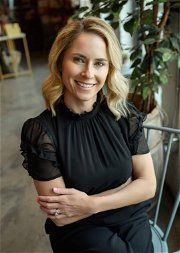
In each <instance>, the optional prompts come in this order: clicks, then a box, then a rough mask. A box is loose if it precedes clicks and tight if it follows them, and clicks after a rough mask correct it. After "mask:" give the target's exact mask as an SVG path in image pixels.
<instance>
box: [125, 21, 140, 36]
mask: <svg viewBox="0 0 180 253" xmlns="http://www.w3.org/2000/svg"><path fill="white" fill-rule="evenodd" d="M138 25H139V20H138V19H137V18H135V17H132V18H131V19H130V20H129V21H128V22H126V23H125V24H124V30H125V31H126V32H128V33H130V34H131V36H132V34H133V33H134V32H135V31H136V30H137V28H138Z"/></svg>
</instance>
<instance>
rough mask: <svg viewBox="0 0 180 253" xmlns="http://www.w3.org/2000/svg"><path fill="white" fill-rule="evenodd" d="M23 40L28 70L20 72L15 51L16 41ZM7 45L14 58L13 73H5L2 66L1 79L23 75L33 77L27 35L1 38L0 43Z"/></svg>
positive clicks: (0, 68)
mask: <svg viewBox="0 0 180 253" xmlns="http://www.w3.org/2000/svg"><path fill="white" fill-rule="evenodd" d="M18 39H22V42H23V47H24V53H25V59H26V63H27V69H25V70H18V69H17V65H16V58H15V55H14V51H15V40H18ZM4 42H5V43H6V46H7V51H8V53H9V55H10V56H11V58H12V72H10V73H3V68H2V66H1V65H0V79H4V78H10V77H18V76H21V75H31V74H32V67H31V60H30V55H29V49H28V44H27V40H26V34H25V33H21V34H19V35H14V36H0V43H4Z"/></svg>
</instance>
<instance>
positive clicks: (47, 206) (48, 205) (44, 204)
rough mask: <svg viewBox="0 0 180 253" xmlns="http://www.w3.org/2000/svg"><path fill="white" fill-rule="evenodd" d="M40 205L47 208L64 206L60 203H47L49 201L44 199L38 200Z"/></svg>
mask: <svg viewBox="0 0 180 253" xmlns="http://www.w3.org/2000/svg"><path fill="white" fill-rule="evenodd" d="M38 203H39V205H40V206H42V207H44V208H46V209H56V208H59V209H62V206H61V205H60V204H59V203H47V202H43V201H39V202H38Z"/></svg>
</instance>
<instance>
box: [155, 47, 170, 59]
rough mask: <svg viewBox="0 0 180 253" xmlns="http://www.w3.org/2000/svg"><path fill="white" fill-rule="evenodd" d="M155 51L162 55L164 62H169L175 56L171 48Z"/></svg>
mask: <svg viewBox="0 0 180 253" xmlns="http://www.w3.org/2000/svg"><path fill="white" fill-rule="evenodd" d="M155 51H156V52H160V53H162V60H163V61H164V62H167V61H169V60H170V59H171V57H172V56H173V52H172V50H170V49H169V48H163V47H161V48H157V49H156V50H155Z"/></svg>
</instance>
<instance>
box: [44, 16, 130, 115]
mask: <svg viewBox="0 0 180 253" xmlns="http://www.w3.org/2000/svg"><path fill="white" fill-rule="evenodd" d="M83 32H86V33H87V32H90V33H94V34H96V35H98V36H100V37H101V38H103V40H104V41H105V43H106V46H107V54H108V58H109V72H108V75H107V79H106V95H105V97H106V100H107V105H108V107H109V109H110V110H111V112H112V113H113V114H114V115H115V117H116V119H117V120H118V119H119V118H120V117H121V116H127V112H128V108H127V104H126V99H127V96H128V92H129V86H128V82H127V80H126V78H125V77H123V75H122V74H121V71H120V70H121V66H122V53H121V49H120V44H119V41H118V39H117V37H116V35H115V33H114V31H113V29H112V27H111V26H110V25H109V24H108V23H106V22H105V21H104V20H102V19H100V18H97V17H87V18H84V19H82V20H73V21H70V22H69V23H68V24H67V25H66V26H65V27H64V28H63V29H62V30H61V31H60V32H59V33H58V35H57V37H56V39H55V41H54V43H53V45H52V48H51V50H50V53H49V59H48V60H49V68H50V75H49V77H48V78H47V80H45V81H44V83H43V87H42V94H43V97H44V99H45V103H46V107H47V108H48V109H49V110H51V111H52V114H53V115H56V112H55V105H56V104H57V103H58V101H59V100H60V98H61V96H62V95H63V92H64V85H63V83H62V78H61V72H60V69H61V64H62V61H63V56H64V52H65V51H66V50H67V49H68V48H69V47H70V46H71V43H72V41H74V40H75V39H76V38H77V37H78V36H79V35H80V34H82V33H83ZM102 94H103V93H102V91H101V96H102Z"/></svg>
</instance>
